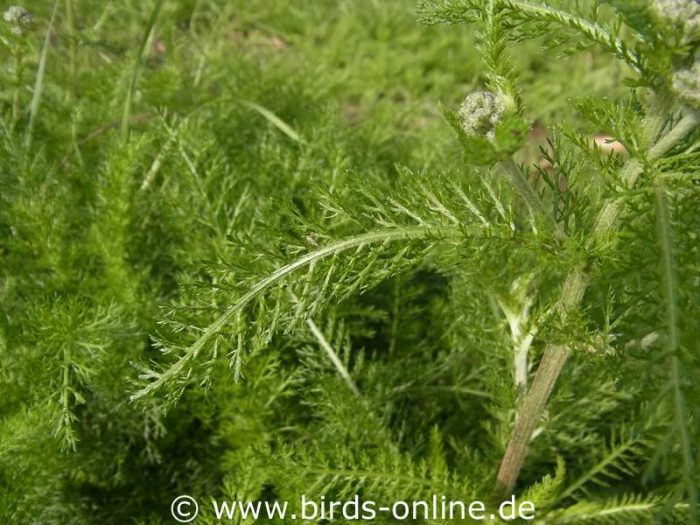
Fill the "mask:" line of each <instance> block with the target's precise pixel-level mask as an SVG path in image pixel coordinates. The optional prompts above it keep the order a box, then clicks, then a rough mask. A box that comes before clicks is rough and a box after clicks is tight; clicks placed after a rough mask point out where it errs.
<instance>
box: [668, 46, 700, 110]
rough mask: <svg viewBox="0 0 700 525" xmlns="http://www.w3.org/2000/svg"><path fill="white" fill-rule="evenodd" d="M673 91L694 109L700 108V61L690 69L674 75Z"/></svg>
mask: <svg viewBox="0 0 700 525" xmlns="http://www.w3.org/2000/svg"><path fill="white" fill-rule="evenodd" d="M672 86H673V91H674V92H675V93H676V95H678V97H679V98H680V99H681V100H682V101H683V102H685V103H686V104H688V105H689V106H691V107H694V108H700V59H697V58H696V59H695V63H694V64H693V66H692V67H691V68H689V69H681V70H679V71H676V72H675V73H674V74H673V78H672Z"/></svg>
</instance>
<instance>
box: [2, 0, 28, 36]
mask: <svg viewBox="0 0 700 525" xmlns="http://www.w3.org/2000/svg"><path fill="white" fill-rule="evenodd" d="M2 17H3V20H5V22H7V23H8V24H10V26H11V29H10V31H11V32H12V33H13V34H15V35H22V34H24V31H25V30H26V28H27V27H29V26H30V25H31V23H32V15H31V13H30V12H29V11H27V9H25V8H24V7H22V6H18V5H13V6H10V7H8V8H7V11H5V12H4V13H3V15H2Z"/></svg>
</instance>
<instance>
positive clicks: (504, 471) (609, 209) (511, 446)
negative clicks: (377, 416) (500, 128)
mask: <svg viewBox="0 0 700 525" xmlns="http://www.w3.org/2000/svg"><path fill="white" fill-rule="evenodd" d="M699 123H700V114H699V113H698V112H689V113H688V114H687V115H685V116H684V117H683V118H682V119H681V120H680V121H679V122H678V123H677V124H676V125H675V126H674V127H673V128H672V129H671V130H670V131H669V132H668V133H667V134H666V135H664V136H663V137H662V138H661V139H660V140H659V141H658V142H657V143H656V144H655V145H654V146H653V147H652V148H651V149H650V150H649V155H648V160H649V161H653V160H656V159H659V158H660V157H662V156H663V155H664V154H666V153H667V152H668V151H669V150H671V149H672V148H673V147H674V146H676V145H677V144H678V143H679V142H680V141H681V140H683V138H685V137H686V136H687V135H688V134H690V133H692V132H693V131H694V130H695V129H696V128H697V126H698V124H699ZM516 167H517V166H516ZM643 171H644V165H643V164H642V163H641V162H640V161H639V160H637V159H630V160H629V161H627V163H626V164H625V165H624V166H623V167H622V171H621V173H620V176H621V179H622V182H623V183H624V184H625V185H626V186H627V187H630V188H631V187H634V185H635V184H636V182H637V180H638V179H639V177H640V175H641V174H642V173H643ZM516 189H518V188H517V187H516ZM526 198H527V197H526ZM621 206H622V204H621V202H620V201H619V200H616V201H611V202H608V203H606V204H605V205H604V206H603V209H602V210H601V211H600V213H599V214H598V218H597V220H596V225H595V228H594V230H593V235H592V236H591V240H590V242H589V244H588V247H589V248H590V247H594V246H596V245H598V244H599V243H600V242H601V241H603V239H604V238H605V236H606V235H607V234H608V233H609V232H610V231H611V230H612V229H613V228H614V225H615V222H616V221H617V218H618V216H619V214H620V210H621ZM589 280H590V277H589V276H588V275H587V274H585V273H584V271H583V268H582V267H577V268H575V269H574V270H572V271H571V273H569V275H567V277H566V280H565V281H564V287H563V290H562V296H561V298H560V300H559V304H558V309H559V311H560V314H561V316H562V320H565V318H566V315H567V312H570V311H571V310H572V309H574V308H576V307H577V306H578V305H579V303H580V302H581V300H582V299H583V294H584V292H585V291H586V288H587V287H588V284H589ZM570 354H571V350H570V349H569V348H567V347H563V346H559V345H548V346H547V347H546V348H545V351H544V354H543V356H542V360H541V361H540V365H539V367H538V368H537V372H536V373H535V378H534V380H533V383H532V386H531V387H530V390H529V391H528V392H527V394H526V395H525V398H524V399H523V402H522V405H521V407H520V410H519V412H518V416H517V418H516V421H515V426H514V428H513V433H512V435H511V438H510V441H509V442H508V446H507V447H506V452H505V454H504V456H503V459H502V461H501V466H500V469H499V471H498V475H497V478H496V489H495V497H496V499H503V498H504V497H508V496H510V495H511V494H512V492H513V489H514V487H515V483H516V482H517V480H518V475H519V474H520V470H521V469H522V466H523V463H524V461H525V456H526V454H527V449H528V446H529V444H530V441H531V439H532V435H533V433H534V431H535V429H536V428H537V424H538V423H539V420H540V418H541V417H542V413H543V412H544V408H545V406H546V404H547V400H548V399H549V396H550V394H551V393H552V390H553V388H554V385H555V384H556V381H557V379H558V378H559V375H560V374H561V371H562V369H563V368H564V364H565V363H566V361H567V359H568V357H569V355H570Z"/></svg>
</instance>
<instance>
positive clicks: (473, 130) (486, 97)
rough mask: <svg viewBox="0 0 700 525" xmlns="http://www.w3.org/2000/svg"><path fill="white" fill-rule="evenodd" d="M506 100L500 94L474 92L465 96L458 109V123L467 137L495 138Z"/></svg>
mask: <svg viewBox="0 0 700 525" xmlns="http://www.w3.org/2000/svg"><path fill="white" fill-rule="evenodd" d="M507 106H508V104H507V99H506V97H505V95H503V94H501V93H492V92H490V91H475V92H474V93H470V94H469V95H467V98H465V99H464V102H462V105H461V106H460V108H459V112H458V115H459V121H460V124H461V125H462V129H463V130H464V132H465V133H466V134H467V135H474V136H478V135H482V136H485V137H486V138H487V139H488V140H491V141H493V140H494V138H495V129H496V125H497V124H498V123H499V122H500V121H501V118H502V116H503V113H505V111H506V109H507Z"/></svg>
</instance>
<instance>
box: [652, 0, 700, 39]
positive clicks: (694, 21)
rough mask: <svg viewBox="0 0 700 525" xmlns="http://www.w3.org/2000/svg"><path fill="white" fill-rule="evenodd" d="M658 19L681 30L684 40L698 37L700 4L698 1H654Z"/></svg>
mask: <svg viewBox="0 0 700 525" xmlns="http://www.w3.org/2000/svg"><path fill="white" fill-rule="evenodd" d="M654 10H655V11H656V13H657V15H658V16H659V18H661V19H662V20H666V21H668V22H670V23H671V24H674V25H676V26H677V27H680V28H682V29H683V36H684V40H692V39H693V38H695V37H698V36H700V2H699V1H698V0H655V2H654Z"/></svg>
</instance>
